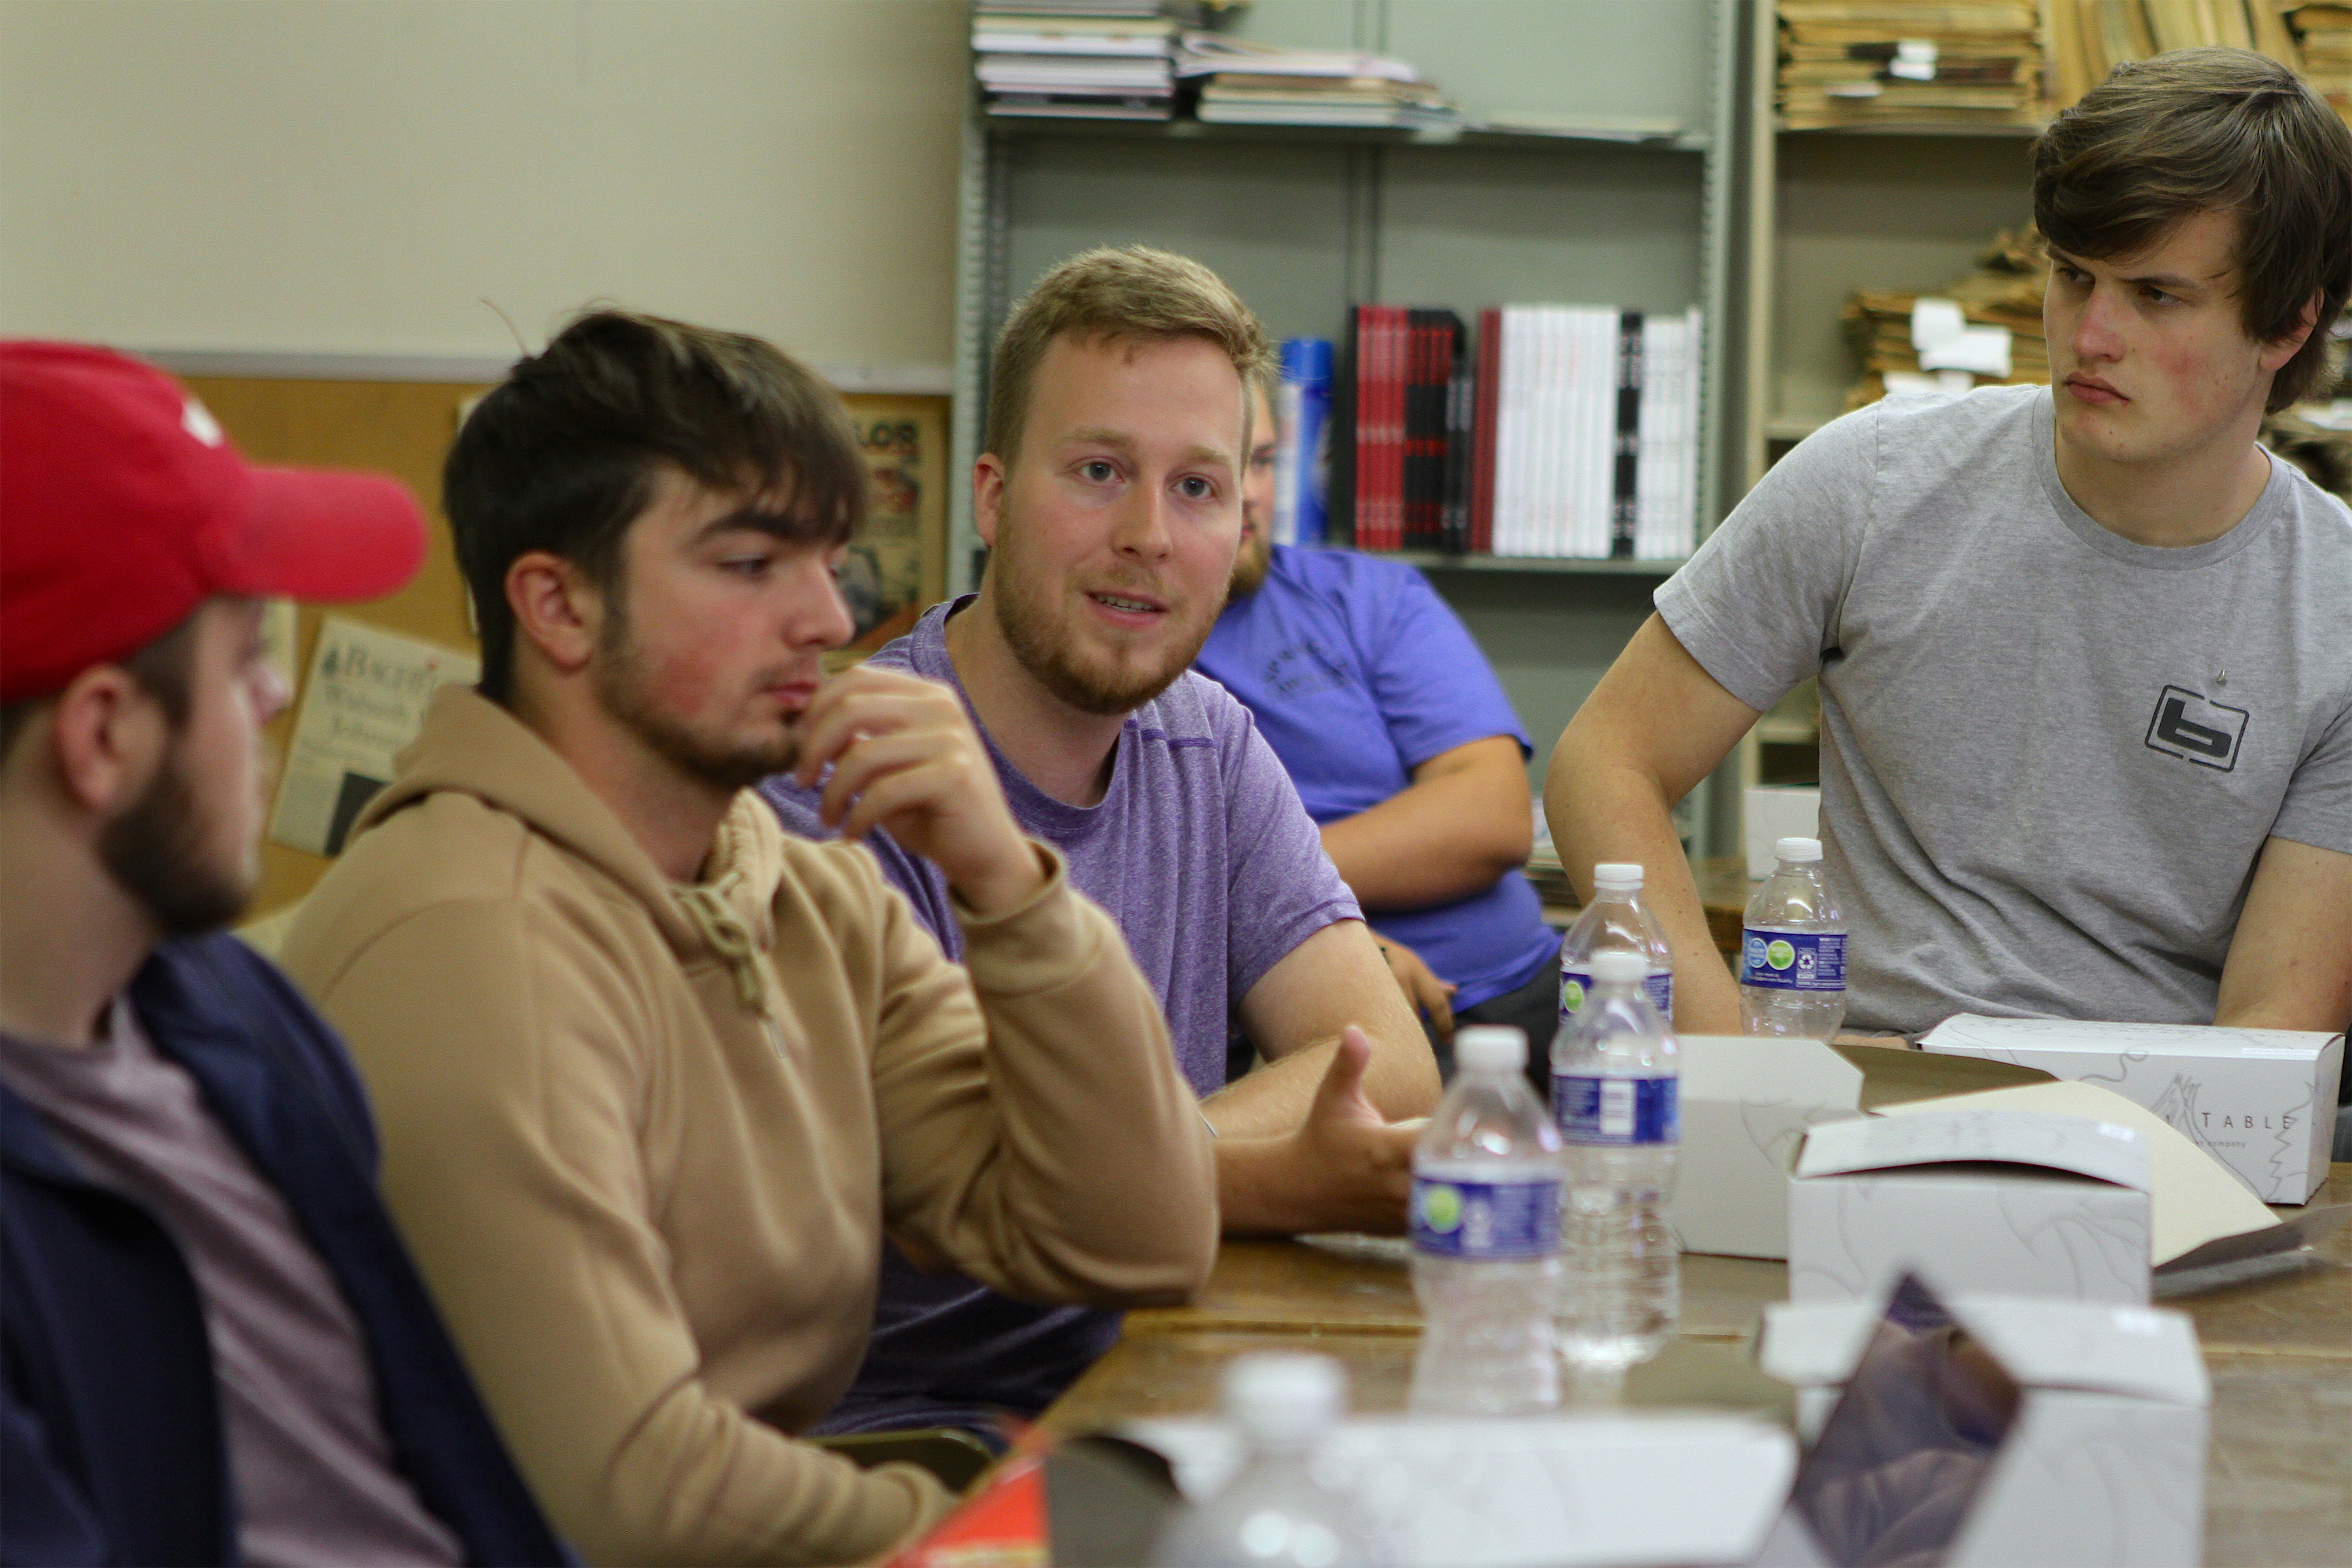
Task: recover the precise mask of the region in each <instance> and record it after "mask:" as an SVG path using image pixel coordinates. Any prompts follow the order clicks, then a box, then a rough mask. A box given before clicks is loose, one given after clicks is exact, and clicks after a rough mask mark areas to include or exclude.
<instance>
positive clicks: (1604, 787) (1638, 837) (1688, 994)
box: [1544, 726, 1740, 1035]
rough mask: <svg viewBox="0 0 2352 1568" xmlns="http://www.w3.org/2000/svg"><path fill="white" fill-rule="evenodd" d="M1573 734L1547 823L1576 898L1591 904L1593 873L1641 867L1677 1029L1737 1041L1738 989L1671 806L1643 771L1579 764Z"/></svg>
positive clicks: (1547, 799) (1553, 778)
mask: <svg viewBox="0 0 2352 1568" xmlns="http://www.w3.org/2000/svg"><path fill="white" fill-rule="evenodd" d="M1574 733H1575V731H1574V728H1573V727H1572V726H1571V728H1570V733H1569V735H1568V736H1563V737H1562V738H1561V741H1560V744H1559V750H1558V751H1556V752H1553V753H1552V762H1551V768H1550V771H1549V773H1548V774H1547V775H1546V778H1545V781H1544V816H1545V817H1546V819H1547V820H1548V821H1549V823H1550V824H1551V837H1552V843H1553V845H1554V846H1555V847H1557V848H1558V850H1559V862H1560V865H1561V867H1562V868H1564V869H1565V870H1566V871H1567V872H1568V875H1569V877H1570V879H1571V880H1572V881H1573V882H1574V883H1575V884H1576V889H1577V892H1578V895H1579V896H1580V897H1581V898H1588V899H1589V898H1590V897H1591V894H1592V868H1593V867H1594V866H1595V865H1597V864H1600V863H1601V862H1603V861H1628V862H1632V863H1634V864H1637V865H1639V866H1641V867H1642V868H1643V887H1642V899H1643V902H1644V903H1646V904H1648V905H1649V907H1650V912H1651V913H1652V914H1653V915H1654V916H1655V917H1656V918H1657V921H1658V923H1659V924H1660V925H1661V926H1663V927H1664V930H1665V936H1666V945H1667V946H1668V947H1670V948H1672V949H1673V950H1674V954H1675V1017H1674V1023H1675V1027H1676V1028H1677V1029H1680V1030H1683V1031H1684V1032H1685V1033H1689V1034H1698V1035H1736V1034H1738V1033H1739V1032H1740V1030H1739V989H1738V985H1737V984H1735V983H1734V981H1733V979H1732V976H1731V972H1730V970H1729V969H1728V968H1727V967H1726V965H1725V964H1724V963H1723V960H1722V959H1721V957H1719V956H1718V955H1717V952H1716V949H1715V938H1714V936H1713V934H1712V933H1711V932H1709V931H1708V930H1707V926H1706V910H1705V908H1704V907H1703V906H1702V905H1701V904H1700V902H1699V896H1698V884H1697V882H1696V880H1694V879H1693V878H1692V876H1691V869H1690V862H1689V861H1688V860H1687V859H1686V858H1685V857H1684V855H1683V847H1682V840H1681V839H1680V838H1679V837H1677V836H1676V835H1675V824H1674V816H1673V807H1672V805H1671V803H1669V802H1668V801H1667V800H1666V799H1665V797H1664V792H1663V791H1662V790H1661V789H1660V788H1659V786H1658V784H1657V782H1656V781H1655V780H1654V779H1653V778H1650V777H1648V776H1646V775H1645V774H1643V773H1641V772H1639V771H1638V770H1634V769H1630V768H1624V767H1615V766H1609V765H1606V764H1598V763H1585V762H1582V761H1580V759H1579V757H1578V756H1577V755H1576V754H1575V751H1576V748H1575V747H1574V745H1573V736H1574Z"/></svg>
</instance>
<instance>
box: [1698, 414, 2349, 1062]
mask: <svg viewBox="0 0 2352 1568" xmlns="http://www.w3.org/2000/svg"><path fill="white" fill-rule="evenodd" d="M2271 468H2272V471H2271V479H2270V483H2269V485H2268V486H2267V488H2265V489H2263V494H2262V499H2261V500H2258V501H2257V502H2256V503H2255V504H2254V507H2253V510H2251V511H2250V512H2248V513H2247V514H2246V516H2245V518H2244V519H2243V520H2242V521H2240V522H2239V524H2238V525H2237V526H2236V527H2235V528H2233V529H2231V531H2229V532H2228V533H2226V534H2224V535H2222V536H2221V538H2219V539H2216V540H2213V541H2211V542H2208V543H2205V544H2200V545H2194V546H2191V547H2189V548H2186V549H2178V550H2174V549H2162V548H2158V547H2155V546H2150V545H2144V544H2136V543H2133V542H2130V541H2128V540H2126V539H2123V538H2120V537H2118V536H2117V535H2116V534H2114V533H2112V532H2110V531H2107V530H2106V529H2104V528H2102V527H2100V526H2099V524H2098V523H2096V522H2095V521H2092V519H2091V518H2090V517H2089V515H2088V514H2086V513H2085V512H2084V510H2082V509H2081V508H2080V507H2078V506H2076V505H2075V504H2074V500H2072V499H2071V498H2070V497H2069V496H2068V495H2067V494H2066V491H2065V489H2064V487H2063V485H2061V484H2060V483H2059V480H2058V470H2057V464H2056V460H2055V457H2054V453H2053V443H2052V408H2051V395H2050V392H2049V390H2048V389H2047V388H2046V387H1989V388H1985V389H1983V390H1980V391H1977V392H1973V393H1969V394H1967V395H1962V396H1958V397H1955V398H1932V399H1903V400H1899V401H1895V400H1890V401H1887V402H1883V403H1878V404H1874V405H1871V406H1870V407H1868V408H1864V409H1862V410H1860V411H1858V412H1856V413H1853V414H1850V415H1848V416H1845V417H1844V418H1843V419H1840V420H1838V421H1837V422H1835V423H1834V424H1832V425H1830V426H1827V427H1826V428H1824V429H1822V431H1820V432H1819V433H1818V434H1816V435H1814V436H1813V437H1811V438H1810V439H1808V440H1807V441H1805V442H1804V443H1802V444H1801V446H1799V447H1797V448H1796V449H1795V450H1794V451H1792V452H1790V454H1789V456H1788V457H1787V458H1783V459H1782V460H1781V461H1780V464H1779V465H1777V466H1776V467H1775V468H1773V469H1772V471H1771V472H1770V473H1769V474H1767V475H1766V476H1765V477H1764V479H1763V480H1762V482H1761V483H1759V485H1758V486H1757V487H1756V489H1755V490H1754V491H1753V492H1752V493H1751V494H1750V495H1749V496H1748V499H1747V500H1744V501H1742V502H1741V503H1740V505H1739V507H1738V510H1735V511H1734V512H1733V513H1732V515H1731V516H1730V517H1729V518H1728V519H1727V520H1726V521H1725V522H1724V524H1723V526H1722V527H1721V528H1720V529H1718V530H1717V531H1716V533H1715V534H1714V536H1713V537H1712V538H1710V539H1709V540H1708V541H1707V542H1706V544H1705V545H1704V546H1703V547H1702V548H1701V549H1700V550H1699V552H1698V553H1697V554H1696V555H1695V556H1693V557H1692V558H1691V561H1690V563H1689V564H1688V565H1686V566H1685V567H1684V568H1683V569H1682V571H1680V572H1679V573H1677V574H1675V576H1674V577H1673V578H1672V579H1671V580H1669V581H1668V582H1667V583H1666V584H1664V586H1662V587H1661V588H1659V590H1658V593H1657V606H1658V610H1659V613H1660V614H1661V615H1662V616H1664V619H1665V622H1666V624H1667V626H1669V627H1671V628H1672V629H1673V631H1674V634H1675V637H1677V638H1678V639H1679V640H1680V641H1681V643H1682V645H1683V647H1685V648H1687V649H1688V650H1689V651H1690V653H1691V655H1692V657H1694V658H1696V659H1697V660H1698V661H1699V663H1700V664H1701V665H1703V666H1704V667H1706V671H1707V673H1708V674H1710V675H1712V676H1713V677H1714V678H1715V679H1717V681H1718V682H1720V683H1721V684H1722V686H1723V687H1724V689H1726V690H1727V691H1729V692H1730V693H1731V694H1732V695H1733V696H1735V697H1737V698H1738V699H1739V700H1741V701H1742V702H1745V703H1747V704H1748V706H1749V707H1751V708H1758V709H1765V708H1769V707H1771V706H1772V705H1773V704H1774V703H1775V702H1777V701H1779V700H1780V698H1781V697H1782V696H1783V695H1784V694H1785V693H1786V692H1787V691H1788V690H1789V689H1790V687H1792V686H1794V685H1795V684H1796V683H1797V682H1798V681H1800V680H1801V679H1803V678H1804V677H1806V676H1808V675H1812V674H1815V673H1816V672H1818V673H1819V675H1820V677H1821V691H1822V839H1823V851H1824V866H1825V868H1826V871H1827V874H1828V878H1829V881H1830V886H1831V889H1832V893H1833V895H1834V896H1835V897H1836V898H1837V900H1839V902H1840V903H1841V904H1842V905H1843V910H1844V912H1845V916H1846V921H1847V926H1848V931H1849V934H1850V939H1851V940H1850V945H1849V948H1848V956H1847V971H1846V973H1847V986H1848V995H1849V1006H1848V1011H1847V1016H1848V1018H1849V1019H1850V1020H1851V1021H1852V1022H1853V1023H1854V1024H1855V1025H1858V1026H1863V1027H1865V1028H1881V1029H1897V1030H1903V1031H1906V1032H1912V1031H1917V1030H1921V1029H1925V1028H1927V1027H1928V1026H1932V1025H1933V1024H1935V1023H1937V1021H1938V1020H1940V1019H1942V1018H1944V1017H1947V1016H1949V1015H1951V1014H1953V1013H1958V1012H1963V1011H1966V1012H1975V1013H1990V1014H1999V1015H2008V1016H2058V1017H2076V1018H2101V1019H2125V1020H2131V1021H2136V1022H2160V1023H2180V1024H2201V1023H2210V1022H2211V1021H2212V1017H2213V1009H2214V1004H2215V998H2216V995H2217V993H2218V990H2219V984H2220V978H2221V964H2222V961H2223V960H2224V959H2225V958H2226V957H2227V956H2228V954H2229V951H2230V941H2231V933H2232V932H2233V931H2235V929H2236V926H2237V921H2238V913H2239V910H2241V908H2242V906H2243V904H2244V901H2245V893H2246V888H2247V884H2248V882H2249V881H2250V880H2251V879H2252V874H2253V868H2254V860H2255V858H2256V856H2257V855H2258V854H2259V853H2260V852H2261V850H2262V847H2263V842H2264V840H2266V839H2268V838H2270V837H2281V838H2288V839H2293V840H2294V841H2295V842H2297V843H2302V844H2309V845H2315V846H2317V847H2320V848H2323V849H2331V850H2336V851H2340V852H2345V853H2352V623H2347V611H2348V610H2352V514H2347V511H2346V510H2345V508H2344V507H2343V505H2342V504H2341V503H2339V502H2337V501H2336V500H2335V499H2334V498H2332V497H2330V496H2328V495H2326V493H2325V492H2323V491H2322V490H2320V489H2318V487H2316V486H2315V485H2314V484H2312V482H2311V481H2310V480H2309V479H2306V478H2305V477H2304V475H2303V474H2302V473H2301V472H2299V471H2298V470H2297V469H2296V468H2294V466H2293V465H2291V464H2288V463H2285V462H2278V461H2273V464H2272V465H2271ZM2344 935H2345V940H2347V941H2352V932H2347V933H2344Z"/></svg>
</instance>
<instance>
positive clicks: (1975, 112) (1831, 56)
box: [1780, 0, 2234, 131]
mask: <svg viewBox="0 0 2352 1568" xmlns="http://www.w3.org/2000/svg"><path fill="white" fill-rule="evenodd" d="M2200 3H2201V0H2200ZM2232 3H2234V0H2232ZM2041 118H2042V6H2041V5H2038V4H2037V3H2036V0H1780V119H1781V123H1782V124H1783V125H1784V126H1786V127H1787V128H1788V129H1790V130H1791V131H1811V130H1822V129H1825V128H1830V127H1837V126H1872V125H1951V126H1963V125H1973V126H1989V125H2034V124H2038V123H2040V121H2041Z"/></svg>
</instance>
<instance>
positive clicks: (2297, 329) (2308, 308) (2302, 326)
mask: <svg viewBox="0 0 2352 1568" xmlns="http://www.w3.org/2000/svg"><path fill="white" fill-rule="evenodd" d="M2319 302H2320V293H2319V290H2317V289H2313V290H2312V292H2311V298H2310V299H2308V300H2305V301H2304V302H2303V314H2301V315H2300V316H2297V317H2296V318H2295V319H2294V326H2293V327H2292V328H2291V329H2289V330H2288V331H2287V334H2286V336H2284V337H2283V338H2273V339H2272V340H2271V341H2270V342H2267V343H2264V344H2263V357H2262V366H2263V369H2264V370H2268V371H2276V370H2280V369H2283V368H2284V366H2285V364H2286V362H2287V361H2289V360H2291V359H2293V358H2294V356H2295V355H2296V354H2298V353H2302V352H2303V345H2304V344H2305V343H2307V342H2310V341H2311V334H2312V333H2313V332H2314V331H2316V330H2317V329H2318V326H2319Z"/></svg>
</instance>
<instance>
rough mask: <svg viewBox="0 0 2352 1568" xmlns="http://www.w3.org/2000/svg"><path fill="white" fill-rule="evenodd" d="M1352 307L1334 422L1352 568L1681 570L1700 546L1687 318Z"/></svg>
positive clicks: (1691, 329)
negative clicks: (1448, 560)
mask: <svg viewBox="0 0 2352 1568" xmlns="http://www.w3.org/2000/svg"><path fill="white" fill-rule="evenodd" d="M1470 348H1471V345H1470V343H1469V341H1468V334H1467V333H1466V332H1465V330H1464V324H1463V321H1462V320H1461V318H1460V317H1458V316H1456V315H1455V314H1454V312H1453V311H1451V310H1406V309H1403V308H1402V307H1398V306H1391V305H1360V306H1358V307H1356V309H1355V311H1354V312H1353V316H1352V319H1351V321H1350V325H1349V343H1348V353H1347V356H1346V368H1345V369H1343V371H1342V373H1341V374H1340V377H1339V387H1338V389H1337V390H1338V399H1337V404H1338V405H1337V406H1336V407H1335V409H1334V411H1333V417H1334V423H1335V426H1336V427H1337V430H1338V433H1339V440H1338V441H1337V442H1336V443H1335V450H1334V452H1333V457H1332V471H1331V492H1332V511H1333V515H1334V516H1335V517H1337V518H1340V519H1352V520H1353V526H1354V542H1355V545H1356V548H1358V549H1359V550H1375V551H1394V550H1415V551H1446V552H1457V553H1458V552H1478V553H1486V554H1494V555H1506V556H1522V557H1549V558H1582V559H1592V560H1608V559H1612V558H1613V559H1620V560H1639V561H1678V560H1680V559H1682V558H1683V557H1684V556H1686V555H1688V554H1689V553H1690V552H1691V550H1692V548H1693V547H1694V545H1695V544H1696V526H1697V510H1698V485H1697V472H1698V383H1699V351H1700V331H1699V315H1698V312H1697V311H1696V310H1688V311H1680V312H1675V313H1672V314H1648V315H1645V314H1643V312H1641V311H1638V310H1618V309H1617V308H1616V307H1614V306H1572V305H1508V306H1504V307H1501V308H1499V309H1496V310H1486V311H1483V312H1481V313H1480V316H1479V326H1478V338H1477V342H1476V347H1475V356H1474V355H1473V354H1472V353H1469V352H1468V351H1469V350H1470Z"/></svg>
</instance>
